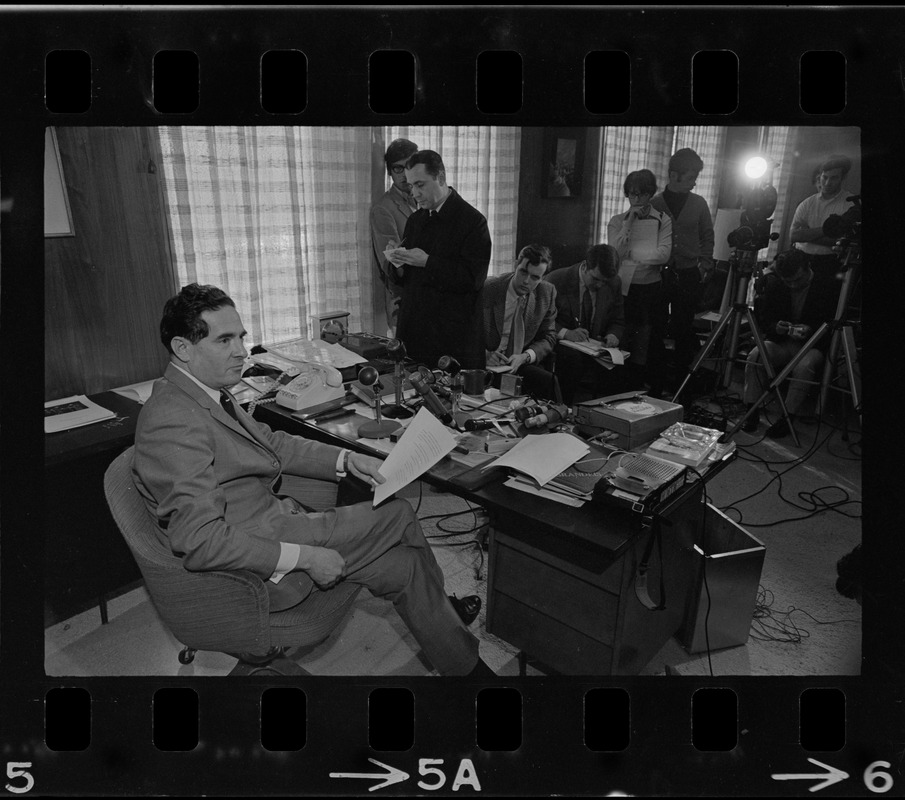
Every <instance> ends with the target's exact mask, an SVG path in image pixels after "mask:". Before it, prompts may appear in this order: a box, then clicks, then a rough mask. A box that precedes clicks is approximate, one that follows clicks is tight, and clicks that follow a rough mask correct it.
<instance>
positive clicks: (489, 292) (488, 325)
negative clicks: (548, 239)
mask: <svg viewBox="0 0 905 800" xmlns="http://www.w3.org/2000/svg"><path fill="white" fill-rule="evenodd" d="M513 275H514V273H512V272H510V273H509V274H508V275H494V276H493V277H490V278H488V279H487V280H486V281H485V282H484V292H483V300H482V303H483V305H484V345H485V347H486V348H487V349H488V350H491V351H493V350H496V349H497V348H498V347H499V346H500V340H501V339H502V336H503V316H504V314H505V312H506V292H507V291H508V290H509V284H510V283H512V277H513ZM554 347H556V289H555V288H554V286H553V285H552V284H549V283H546V282H544V281H540V282H539V283H538V284H537V286H536V287H535V289H534V291H533V292H531V294H530V295H528V302H527V305H526V306H525V346H524V349H525V350H527V349H528V348H531V349H532V350H534V353H535V355H536V356H537V362H541V361H543V360H544V359H545V358H546V357H547V356H548V355H550V353H552V352H553V348H554ZM522 352H524V350H523V351H522ZM537 362H536V363H537Z"/></svg>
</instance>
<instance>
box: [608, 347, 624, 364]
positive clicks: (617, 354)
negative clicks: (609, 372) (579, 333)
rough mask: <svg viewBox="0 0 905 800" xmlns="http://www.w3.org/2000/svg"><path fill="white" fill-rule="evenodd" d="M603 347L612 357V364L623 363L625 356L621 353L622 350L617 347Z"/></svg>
mask: <svg viewBox="0 0 905 800" xmlns="http://www.w3.org/2000/svg"><path fill="white" fill-rule="evenodd" d="M603 349H604V350H606V352H608V353H609V354H610V358H611V359H613V363H614V364H624V363H625V358H624V357H623V355H622V351H621V350H620V349H619V348H618V347H604V348H603Z"/></svg>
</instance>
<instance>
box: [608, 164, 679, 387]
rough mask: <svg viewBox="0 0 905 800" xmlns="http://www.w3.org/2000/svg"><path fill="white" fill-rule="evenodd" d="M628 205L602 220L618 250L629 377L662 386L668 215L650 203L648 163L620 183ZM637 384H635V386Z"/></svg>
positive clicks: (653, 182) (652, 184)
mask: <svg viewBox="0 0 905 800" xmlns="http://www.w3.org/2000/svg"><path fill="white" fill-rule="evenodd" d="M623 191H624V192H625V196H626V199H627V200H628V202H629V209H628V211H625V212H623V213H620V214H616V215H615V216H614V217H613V218H612V219H611V220H610V222H609V225H608V226H607V241H608V242H609V243H610V244H611V245H613V247H615V248H616V251H617V252H618V253H619V257H620V262H619V277H620V278H621V279H622V293H623V294H624V295H625V322H626V340H625V342H624V343H623V344H624V346H625V347H626V349H627V350H628V351H629V352H631V354H632V358H631V367H630V369H631V370H632V372H633V373H634V374H633V378H634V379H636V380H638V381H645V382H647V383H648V384H649V385H650V388H651V393H652V394H659V393H661V391H662V385H663V377H662V371H663V370H662V363H663V334H664V332H665V327H666V326H665V323H666V320H665V319H661V317H662V316H663V314H662V308H663V304H662V302H661V293H662V280H661V277H660V270H661V268H662V265H663V264H665V263H666V262H667V261H668V260H669V254H670V251H671V250H672V220H671V219H670V217H669V215H668V214H664V213H663V212H661V211H658V210H657V209H655V208H653V207H652V206H651V204H650V201H651V198H652V197H653V196H654V195H655V194H656V193H657V179H656V178H655V177H654V173H653V172H651V171H650V170H649V169H640V170H636V171H635V172H630V173H629V174H628V177H626V179H625V183H624V184H623ZM638 388H640V387H638Z"/></svg>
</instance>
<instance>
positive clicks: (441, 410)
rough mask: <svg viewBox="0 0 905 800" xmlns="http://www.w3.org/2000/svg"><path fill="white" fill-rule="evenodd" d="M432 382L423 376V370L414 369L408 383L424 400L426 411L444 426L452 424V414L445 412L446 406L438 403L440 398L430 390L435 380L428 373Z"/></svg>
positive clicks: (431, 374)
mask: <svg viewBox="0 0 905 800" xmlns="http://www.w3.org/2000/svg"><path fill="white" fill-rule="evenodd" d="M429 374H430V376H431V379H432V380H428V379H427V377H426V376H425V374H424V370H422V369H420V368H419V369H416V370H414V372H411V373H410V374H409V381H410V382H411V384H412V386H414V387H415V391H416V392H418V394H420V395H421V397H422V398H424V405H426V406H427V409H428V411H430V412H431V413H432V414H433V415H434V416H435V417H437V419H439V420H440V422H442V423H443V424H444V425H449V424H450V423H451V422H452V414H450V413H449V411H447V410H446V406H444V405H443V403H441V402H440V398H439V397H437V395H435V394H434V390H433V389H431V387H430V385H429V384H431V383H433V382H434V381H435V380H436V378H434V375H433V373H429Z"/></svg>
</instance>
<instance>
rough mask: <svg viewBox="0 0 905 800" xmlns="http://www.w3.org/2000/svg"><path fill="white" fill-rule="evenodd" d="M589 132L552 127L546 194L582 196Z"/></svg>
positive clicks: (547, 149) (546, 156)
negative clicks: (585, 153) (586, 135)
mask: <svg viewBox="0 0 905 800" xmlns="http://www.w3.org/2000/svg"><path fill="white" fill-rule="evenodd" d="M584 144H585V132H584V130H581V129H573V130H569V131H557V130H552V131H548V133H547V141H546V143H545V145H544V169H543V173H542V174H543V176H544V179H543V185H542V189H541V196H542V197H550V198H556V197H580V196H581V184H582V177H583V175H582V172H583V169H584Z"/></svg>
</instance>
